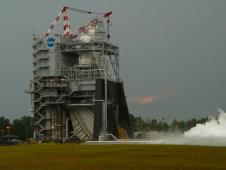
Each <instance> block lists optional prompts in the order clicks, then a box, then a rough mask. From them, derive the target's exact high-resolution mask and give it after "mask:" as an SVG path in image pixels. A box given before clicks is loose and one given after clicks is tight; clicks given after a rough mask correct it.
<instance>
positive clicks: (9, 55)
mask: <svg viewBox="0 0 226 170" xmlns="http://www.w3.org/2000/svg"><path fill="white" fill-rule="evenodd" d="M63 4H67V5H68V6H71V7H76V8H81V9H90V10H94V11H106V10H112V11H113V16H112V24H113V25H112V34H113V40H114V42H117V43H118V44H119V47H120V72H121V77H122V79H123V80H124V83H125V91H126V95H127V99H128V105H129V110H130V112H131V113H134V114H136V115H141V116H143V117H145V118H150V119H152V118H159V119H160V118H165V119H167V120H171V119H173V118H178V119H188V118H192V117H197V118H199V117H203V116H208V115H210V114H212V113H214V112H216V110H217V109H218V108H222V109H226V48H225V47H226V10H225V8H226V1H225V0H139V1H137V0H73V1H72V0H71V1H69V0H68V1H63V0H19V1H15V0H7V1H6V0H4V1H1V2H0V21H1V24H0V30H1V31H0V87H1V88H0V116H1V115H4V116H6V117H8V118H10V119H12V118H16V117H20V116H22V115H31V114H30V113H29V103H30V98H29V96H28V95H26V94H25V93H24V90H25V88H26V86H27V85H28V81H29V79H31V77H32V47H31V46H32V45H31V42H32V32H33V30H36V31H37V32H39V33H42V32H45V31H47V29H48V27H49V25H50V23H51V22H52V21H53V18H54V17H55V16H56V15H57V13H58V11H59V9H60V8H61V7H62V6H63Z"/></svg>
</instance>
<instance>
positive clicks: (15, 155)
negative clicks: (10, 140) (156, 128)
mask: <svg viewBox="0 0 226 170" xmlns="http://www.w3.org/2000/svg"><path fill="white" fill-rule="evenodd" d="M7 169H14V170H39V169H45V170H49V169H54V170H55V169H56V170H58V169H59V170H66V169H75V170H77V169H78V170H82V169H85V170H92V169H107V170H109V169H110V170H111V169H114V170H115V169H116V170H117V169H122V170H127V169H128V170H133V169H134V170H142V169H150V170H151V169H152V170H155V169H157V170H158V169H166V170H168V169H174V170H175V169H180V170H183V169H192V170H196V169H203V170H208V169H217V170H218V169H224V170H225V169H226V147H203V146H174V145H77V144H64V145H58V144H33V145H17V146H0V170H7Z"/></svg>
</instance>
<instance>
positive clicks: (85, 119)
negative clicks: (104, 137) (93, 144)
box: [70, 107, 94, 141]
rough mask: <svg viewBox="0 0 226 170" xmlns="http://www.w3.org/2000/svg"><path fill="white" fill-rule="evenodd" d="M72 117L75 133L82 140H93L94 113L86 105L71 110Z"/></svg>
mask: <svg viewBox="0 0 226 170" xmlns="http://www.w3.org/2000/svg"><path fill="white" fill-rule="evenodd" d="M70 118H71V122H72V126H73V129H74V131H73V135H72V136H77V137H78V138H79V139H80V140H81V141H84V140H92V138H93V124H94V114H93V112H92V111H91V110H90V109H88V108H85V107H79V108H77V109H73V110H71V112H70Z"/></svg>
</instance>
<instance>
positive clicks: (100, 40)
mask: <svg viewBox="0 0 226 170" xmlns="http://www.w3.org/2000/svg"><path fill="white" fill-rule="evenodd" d="M68 10H71V11H76V12H80V13H86V14H87V15H97V16H96V17H95V18H92V20H90V21H89V22H88V23H86V24H84V25H83V26H81V27H80V28H79V29H78V30H76V31H74V32H72V31H71V27H70V24H69V17H68V14H67V12H68ZM111 14H112V12H106V13H97V12H91V11H86V10H80V9H75V8H70V7H66V6H64V7H63V9H62V10H61V11H60V12H59V14H58V15H57V17H56V18H55V20H54V21H53V23H52V24H51V26H50V28H49V30H48V31H47V32H46V33H45V34H44V35H43V36H38V35H36V34H34V35H33V79H32V80H31V81H30V89H29V91H28V92H29V93H30V94H31V98H32V112H33V114H34V125H35V136H36V138H37V139H39V140H45V141H49V140H54V141H59V140H63V139H70V138H74V139H76V140H79V141H86V140H94V139H98V137H99V136H100V135H103V134H105V133H111V134H113V135H114V136H116V137H117V138H128V137H131V136H132V132H131V128H130V122H129V113H128V108H127V104H126V98H125V94H124V90H123V83H122V82H121V80H120V77H119V48H118V46H116V45H114V44H112V43H111V42H110V41H109V39H110V16H111ZM61 16H63V21H64V32H63V34H62V35H61V34H52V30H53V28H54V26H55V25H56V23H57V22H58V21H59V20H60V18H61Z"/></svg>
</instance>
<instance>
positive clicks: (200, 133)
mask: <svg viewBox="0 0 226 170" xmlns="http://www.w3.org/2000/svg"><path fill="white" fill-rule="evenodd" d="M218 114H219V116H218V117H217V118H211V119H210V120H209V121H208V122H206V123H205V124H198V125H196V126H195V127H194V128H192V129H191V130H189V131H187V132H185V133H184V135H185V136H186V137H202V138H204V137H205V138H209V137H211V138H226V113H225V112H224V111H223V110H221V109H219V110H218Z"/></svg>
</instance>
